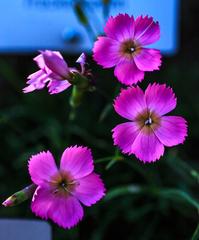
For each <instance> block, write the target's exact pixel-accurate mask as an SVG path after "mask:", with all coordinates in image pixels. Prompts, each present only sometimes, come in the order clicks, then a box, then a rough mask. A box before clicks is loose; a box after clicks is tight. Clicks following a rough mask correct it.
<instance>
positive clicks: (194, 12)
mask: <svg viewBox="0 0 199 240" xmlns="http://www.w3.org/2000/svg"><path fill="white" fill-rule="evenodd" d="M150 1H151V4H149V2H150ZM150 1H149V0H145V1H144V0H143V1H138V0H135V1H133V0H132V1H131V0H129V1H127V2H128V3H126V5H125V4H122V2H123V1H119V0H118V1H114V4H112V3H113V2H112V3H111V1H108V0H99V1H85V2H84V1H61V0H59V1H58V0H57V1H47V0H45V1H44V0H43V1H42V0H29V1H28V0H27V1H19V0H18V1H15V3H12V4H13V5H12V4H11V3H9V6H10V8H8V3H6V2H7V1H2V3H0V6H1V10H2V12H3V13H2V17H0V20H1V21H0V28H1V30H0V38H1V39H0V134H1V138H0V139H1V140H0V141H1V144H0V146H1V150H0V159H1V160H0V161H1V164H0V201H1V202H2V201H3V200H5V199H6V198H7V197H8V196H9V195H11V194H12V193H14V192H16V191H18V190H20V189H22V188H24V187H25V186H26V185H28V184H30V183H31V181H30V177H29V174H28V171H27V161H28V159H29V157H30V156H31V155H32V154H35V153H37V152H39V151H42V150H50V151H51V152H52V153H53V154H54V156H56V159H57V160H59V158H60V156H61V154H62V152H63V150H64V149H65V148H66V147H67V146H70V145H73V144H78V145H86V146H88V147H90V148H91V149H92V151H93V155H94V158H95V160H96V171H97V172H98V173H100V174H101V175H102V178H103V179H104V181H105V183H106V188H107V196H106V198H105V199H104V200H102V201H101V202H99V203H98V204H96V205H94V206H93V207H91V208H85V217H84V220H83V221H82V222H81V223H80V224H79V225H78V226H77V227H75V228H73V229H71V230H63V229H61V228H59V227H57V226H56V225H55V224H53V223H52V222H50V221H49V223H50V224H51V226H52V229H53V239H59V240H65V239H68V240H73V239H83V240H84V239H85V240H88V239H89V240H100V239H105V240H106V239H110V238H111V239H125V240H131V239H138V240H173V239H175V240H176V239H180V240H184V239H195V240H196V239H199V237H198V236H197V234H198V232H197V231H196V232H195V230H196V228H197V225H198V222H199V216H198V209H199V191H198V189H199V162H198V161H199V157H198V144H199V94H198V88H199V82H198V80H199V57H198V55H199V46H198V42H199V32H198V30H197V29H198V27H197V25H198V23H197V20H198V11H199V3H198V1H196V0H189V1H186V0H181V1H166V0H162V1H158V3H157V1H155V0H150ZM8 2H9V1H8ZM22 2H23V4H24V5H23V11H22V10H21V8H18V7H17V4H21V3H22ZM90 2H92V3H94V4H95V5H96V6H95V7H96V12H97V14H95V12H94V11H93V15H94V18H96V19H95V20H93V16H90V15H89V14H91V13H92V11H91V10H89V9H90V7H92V5H90ZM124 2H125V1H124ZM138 2H140V3H138ZM165 3H166V5H165ZM15 4H16V6H15ZM128 4H130V6H131V7H132V9H131V8H129V5H128ZM134 4H135V5H134ZM69 5H70V7H69ZM166 6H167V7H168V9H167V8H166ZM4 7H5V9H4ZM134 7H135V8H134ZM125 8H126V11H127V12H128V13H129V14H135V15H136V16H137V15H139V14H141V13H143V14H144V15H145V14H147V12H149V13H148V14H149V15H152V16H154V17H155V18H156V20H159V21H160V27H161V29H163V33H162V39H163V40H160V42H159V43H158V45H156V47H157V48H159V47H160V48H161V50H162V52H163V53H164V58H163V65H162V67H161V71H158V72H153V73H147V74H146V77H145V80H144V81H143V82H142V83H141V87H143V88H145V87H146V86H147V85H148V83H149V82H154V81H156V82H159V83H167V85H170V86H171V87H172V88H173V89H174V92H175V93H176V95H177V98H178V106H177V108H176V109H175V110H174V111H173V115H182V116H184V117H185V118H186V119H187V121H188V123H189V135H188V138H187V140H186V142H185V144H184V145H180V146H177V147H175V148H170V149H167V150H166V152H165V155H164V157H162V158H161V159H160V160H159V161H157V162H156V163H154V164H143V163H141V162H139V161H138V160H137V159H136V158H135V157H134V156H130V157H128V156H126V155H121V156H122V157H121V158H120V159H119V160H115V158H114V156H115V154H118V152H117V151H116V149H115V148H114V147H113V143H112V137H111V129H112V128H113V127H114V126H115V125H116V124H118V123H121V122H122V121H123V120H124V119H121V118H120V117H119V116H118V115H117V114H116V113H115V112H114V111H113V109H112V101H113V98H114V97H115V96H116V95H117V93H118V89H119V84H118V82H117V80H116V79H115V77H113V69H111V70H110V69H108V70H102V69H101V67H100V66H98V65H97V64H96V63H95V62H94V61H93V59H92V54H91V48H92V44H93V41H94V38H95V36H96V34H97V33H98V34H99V33H102V29H103V24H104V23H105V19H106V18H107V16H108V15H109V14H117V13H118V12H122V13H123V12H124V11H125ZM28 9H29V10H28ZM65 9H66V10H65ZM91 9H92V8H91ZM99 9H100V10H99ZM147 10H148V11H147ZM6 11H7V12H6ZM28 11H29V12H28ZM65 11H66V15H64V12H65ZM99 11H101V12H99ZM167 11H168V12H167ZM37 12H38V15H37ZM44 12H45V13H44ZM50 12H53V13H52V14H54V15H53V17H50V16H51V15H49V14H50ZM15 13H16V14H19V15H18V16H17V15H14V14H15ZM59 13H60V14H59ZM98 13H99V16H98ZM35 14H36V16H38V18H39V19H42V17H43V19H44V23H42V22H41V21H40V22H41V23H40V24H39V21H38V23H37V22H35V21H33V20H31V19H35V18H33V17H34V16H35ZM42 14H46V15H45V16H42ZM19 16H20V17H19ZM59 16H60V20H59ZM46 18H47V19H51V22H53V21H52V19H54V21H55V24H54V25H53V24H51V25H50V26H51V27H49V28H48V29H46V28H45V21H47V20H45V19H46ZM15 19H16V21H15ZM17 19H18V21H17ZM20 19H21V22H20ZM64 19H65V22H64V23H63V20H64ZM73 19H74V21H73ZM25 20H27V22H26V21H25ZM49 21H50V20H49ZM47 22H48V21H47ZM22 23H23V24H22ZM27 23H28V24H27ZM94 23H96V25H95V26H93V24H94ZM167 23H168V25H167ZM62 24H64V26H65V27H63V28H62ZM69 25H70V27H68V28H67V26H69ZM56 26H57V27H61V29H63V31H62V32H59V34H61V35H59V36H61V37H59V38H56V37H52V36H57V35H56V32H54V31H56V30H55V29H56ZM45 29H46V32H45ZM42 32H43V35H44V36H43V35H42ZM46 34H49V35H47V37H48V38H46ZM167 34H168V35H167ZM35 35H37V37H36V38H35ZM38 36H39V38H38ZM20 39H21V41H20ZM38 39H40V41H39V40H38ZM48 39H49V40H48ZM57 39H61V40H60V41H61V42H59V41H58V40H57ZM63 42H64V43H63ZM45 48H48V49H56V50H60V51H62V53H63V55H64V58H65V60H66V61H67V62H68V64H69V65H70V66H74V65H75V61H76V59H77V58H78V56H79V55H80V53H81V51H86V52H88V63H89V68H91V69H92V72H93V73H94V80H95V82H96V87H97V90H96V91H95V92H92V93H88V94H87V95H86V97H85V98H84V100H83V102H82V104H81V106H80V107H79V108H78V109H77V111H76V116H75V119H74V120H70V119H69V115H70V112H71V108H70V106H69V97H70V94H71V89H70V90H68V91H65V92H63V93H61V94H58V95H52V96H50V95H49V94H48V93H47V91H46V90H42V91H36V92H33V93H30V94H23V93H22V89H23V88H24V87H25V82H26V78H27V76H28V75H29V74H31V73H33V72H35V71H36V70H37V66H36V64H35V63H34V62H33V61H32V58H33V57H35V56H36V55H37V54H38V53H37V51H36V50H37V49H45ZM107 157H108V158H107ZM0 217H1V218H20V219H27V218H28V219H37V218H36V217H35V216H34V215H33V214H32V213H31V210H30V201H27V202H24V203H23V204H21V205H19V206H16V207H13V208H4V207H0ZM194 232H195V233H194Z"/></svg>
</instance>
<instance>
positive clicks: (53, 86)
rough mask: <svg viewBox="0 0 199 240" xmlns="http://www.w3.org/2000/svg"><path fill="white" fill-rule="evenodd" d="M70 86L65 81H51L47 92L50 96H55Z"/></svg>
mask: <svg viewBox="0 0 199 240" xmlns="http://www.w3.org/2000/svg"><path fill="white" fill-rule="evenodd" d="M70 86H71V84H70V83H69V82H68V81H67V80H56V79H51V80H50V82H49V84H48V91H49V93H50V94H57V93H60V92H63V91H64V90H66V89H67V88H69V87H70Z"/></svg>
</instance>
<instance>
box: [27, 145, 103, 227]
mask: <svg viewBox="0 0 199 240" xmlns="http://www.w3.org/2000/svg"><path fill="white" fill-rule="evenodd" d="M93 170H94V166H93V158H92V155H91V151H90V150H89V149H87V148H86V147H77V146H74V147H69V148H66V150H65V151H64V153H63V155H62V157H61V163H60V168H59V169H58V168H57V166H56V164H55V160H54V158H53V156H52V154H51V153H50V152H49V151H48V152H41V153H39V154H37V155H33V156H32V157H31V159H30V161H29V173H30V176H31V179H32V181H33V183H35V184H36V185H38V187H37V189H36V191H35V194H34V196H33V200H32V206H31V208H32V211H33V212H34V213H35V214H36V215H37V216H39V217H41V218H44V219H51V220H52V221H54V222H55V223H57V224H58V225H59V226H60V227H63V228H71V227H73V226H74V225H76V224H77V223H78V222H79V221H80V220H81V219H82V217H83V208H82V205H81V204H83V205H85V206H91V205H92V204H95V203H96V202H97V201H98V200H100V199H101V198H102V197H103V196H104V194H105V193H104V192H105V188H104V185H103V182H102V180H101V179H100V177H99V176H98V175H97V174H96V173H94V172H93Z"/></svg>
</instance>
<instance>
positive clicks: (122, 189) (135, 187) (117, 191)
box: [104, 184, 143, 201]
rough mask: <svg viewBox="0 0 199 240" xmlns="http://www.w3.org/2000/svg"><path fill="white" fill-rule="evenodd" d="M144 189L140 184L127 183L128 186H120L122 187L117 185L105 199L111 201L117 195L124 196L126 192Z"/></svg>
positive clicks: (131, 192) (133, 192)
mask: <svg viewBox="0 0 199 240" xmlns="http://www.w3.org/2000/svg"><path fill="white" fill-rule="evenodd" d="M142 191H143V188H142V187H140V186H139V185H133V184H131V185H127V186H120V187H116V188H114V189H112V190H110V191H109V192H108V193H107V195H106V197H105V199H104V200H105V201H109V200H112V199H114V198H116V197H119V196H122V195H126V194H138V193H141V192H142Z"/></svg>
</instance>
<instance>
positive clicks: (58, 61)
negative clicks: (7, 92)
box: [23, 50, 77, 94]
mask: <svg viewBox="0 0 199 240" xmlns="http://www.w3.org/2000/svg"><path fill="white" fill-rule="evenodd" d="M34 61H35V62H36V63H37V65H38V67H39V68H40V70H39V71H37V72H35V73H33V74H31V75H30V76H28V79H29V80H28V81H27V84H29V86H27V87H25V88H24V89H23V92H24V93H29V92H32V91H34V90H39V89H42V88H44V87H45V86H46V84H48V85H47V87H48V91H49V93H50V94H56V93H60V92H62V91H64V90H66V89H67V88H68V87H70V86H71V84H70V83H69V80H70V74H71V73H72V72H74V71H77V70H76V69H74V68H69V67H68V65H67V63H66V62H65V61H64V59H63V57H62V55H61V54H60V53H59V52H55V51H50V50H45V51H41V54H39V55H38V56H37V57H35V58H34Z"/></svg>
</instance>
